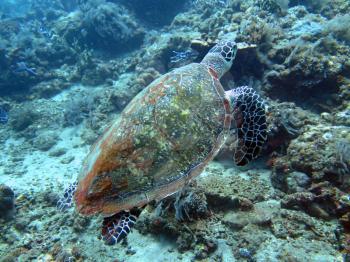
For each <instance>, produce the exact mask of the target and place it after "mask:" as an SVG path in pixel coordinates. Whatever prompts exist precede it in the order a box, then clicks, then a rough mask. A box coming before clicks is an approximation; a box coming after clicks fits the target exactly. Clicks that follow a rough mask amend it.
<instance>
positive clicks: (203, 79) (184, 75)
mask: <svg viewBox="0 0 350 262" xmlns="http://www.w3.org/2000/svg"><path fill="white" fill-rule="evenodd" d="M236 52H237V44H236V43H235V42H234V41H220V42H219V43H217V44H216V45H215V46H214V47H213V48H211V49H210V50H209V52H208V54H207V55H206V56H205V57H204V59H203V61H202V62H200V63H192V64H189V65H186V66H183V67H180V68H177V69H175V70H173V71H171V72H169V73H167V74H165V75H163V76H161V77H159V78H158V79H156V80H155V81H153V82H152V83H151V84H150V85H149V86H148V87H146V88H145V89H144V90H143V91H142V92H140V93H139V94H138V95H137V96H136V97H135V98H134V99H133V100H132V101H131V102H130V103H129V105H128V106H127V107H126V108H125V109H124V111H123V112H122V114H121V116H120V117H119V118H118V119H117V120H116V121H115V122H114V123H112V125H111V126H110V127H109V128H107V129H106V130H105V132H104V133H103V134H102V135H101V137H100V138H99V139H98V141H97V142H96V143H95V144H94V146H93V147H92V149H91V152H90V153H89V155H88V156H87V158H86V160H85V163H84V165H83V169H82V171H81V173H80V175H79V177H78V185H77V188H76V191H75V193H74V200H75V204H76V209H77V210H78V212H80V213H81V214H83V215H91V214H97V213H98V214H102V215H103V216H104V217H105V218H104V222H103V229H102V235H103V239H104V240H105V241H106V243H107V244H114V243H117V242H119V241H121V240H122V239H123V238H125V237H126V235H127V234H128V233H129V232H130V228H131V227H132V226H133V225H134V223H135V221H136V218H137V216H138V215H139V214H140V208H141V207H143V206H145V205H146V204H147V203H149V202H150V201H152V200H161V199H163V198H165V197H167V196H169V195H171V194H173V193H175V192H177V191H179V190H180V189H181V188H183V187H184V186H185V185H186V184H187V183H188V181H189V180H191V179H193V178H194V177H196V176H197V175H199V174H200V173H201V172H202V171H203V169H204V168H205V166H206V165H207V164H208V163H209V162H210V161H211V160H212V159H213V158H214V157H215V155H216V154H217V153H218V151H219V150H220V148H221V146H222V145H223V144H224V142H225V140H226V138H227V137H228V136H229V134H230V133H232V131H231V129H232V127H235V128H236V129H237V132H236V135H237V140H236V148H237V150H236V151H235V154H234V161H235V163H236V164H237V165H238V166H242V165H245V164H247V163H248V162H249V161H251V160H252V159H254V158H256V157H257V155H258V154H259V151H260V149H261V147H262V145H263V143H264V142H265V140H266V128H267V127H266V119H265V110H264V104H263V102H262V100H261V99H260V98H259V96H258V95H257V94H256V93H255V92H254V91H253V90H252V89H251V88H248V87H239V88H237V89H234V90H230V91H226V92H225V91H224V89H223V87H222V85H221V84H220V82H219V79H220V77H221V76H222V75H223V74H224V73H225V72H227V71H228V70H229V69H230V67H231V65H232V61H233V59H234V58H235V55H236ZM71 192H72V191H71Z"/></svg>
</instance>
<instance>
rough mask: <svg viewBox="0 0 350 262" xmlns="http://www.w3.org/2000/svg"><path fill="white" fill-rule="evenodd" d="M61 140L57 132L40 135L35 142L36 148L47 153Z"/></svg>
mask: <svg viewBox="0 0 350 262" xmlns="http://www.w3.org/2000/svg"><path fill="white" fill-rule="evenodd" d="M58 140H59V137H58V135H57V133H56V132H54V131H50V132H45V133H42V134H40V135H39V136H38V137H36V138H35V139H34V141H33V144H34V146H35V147H36V148H37V149H39V150H41V151H47V150H49V149H50V148H51V147H53V146H54V145H56V143H57V141H58Z"/></svg>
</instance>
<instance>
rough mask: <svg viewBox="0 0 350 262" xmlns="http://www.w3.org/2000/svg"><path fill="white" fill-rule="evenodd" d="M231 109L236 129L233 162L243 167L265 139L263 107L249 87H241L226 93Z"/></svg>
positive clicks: (256, 153)
mask: <svg viewBox="0 0 350 262" xmlns="http://www.w3.org/2000/svg"><path fill="white" fill-rule="evenodd" d="M227 95H228V97H229V98H230V99H231V104H232V108H233V112H232V114H233V119H234V121H235V125H236V129H237V141H236V143H237V144H236V145H235V152H234V161H235V163H236V165H238V166H244V165H246V164H248V163H249V162H250V161H251V160H253V159H255V158H256V157H257V156H258V155H259V153H260V151H261V148H262V146H263V144H264V143H265V141H266V139H267V125H266V115H265V105H264V102H263V100H262V99H261V98H260V96H259V95H258V94H257V93H256V92H255V91H254V90H253V89H252V88H250V87H247V86H242V87H238V88H236V89H233V90H230V91H227Z"/></svg>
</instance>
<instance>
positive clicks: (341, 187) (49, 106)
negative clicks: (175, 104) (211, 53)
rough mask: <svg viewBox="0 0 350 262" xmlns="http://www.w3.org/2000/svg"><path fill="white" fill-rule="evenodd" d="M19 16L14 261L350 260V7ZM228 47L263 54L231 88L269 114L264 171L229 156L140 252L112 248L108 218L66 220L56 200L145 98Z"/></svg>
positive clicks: (243, 66) (8, 154) (144, 227)
mask: <svg viewBox="0 0 350 262" xmlns="http://www.w3.org/2000/svg"><path fill="white" fill-rule="evenodd" d="M16 6H20V8H18V9H17V8H16V10H13V2H12V1H4V4H3V3H2V4H1V5H0V67H1V71H0V94H1V96H0V109H1V112H2V114H3V116H4V119H5V116H6V121H0V144H1V146H2V150H1V155H0V184H1V185H0V228H1V234H0V257H1V261H38V260H39V261H99V260H101V261H116V260H117V261H141V260H142V259H146V260H147V261H349V260H350V255H349V254H350V159H349V156H350V135H349V134H350V60H349V57H350V29H349V26H348V25H349V22H350V16H349V13H350V3H349V1H346V0H336V1H315V0H313V1H311V0H304V1H293V0H290V1H285V0H249V1H242V0H220V1H219V0H210V1H201V0H187V1H170V0H146V1H117V0H115V1H103V0H99V1H92V0H76V1H67V0H54V1H46V0H41V1H34V0H33V1H32V0H28V1H21V0H17V5H16ZM159 9H161V10H162V12H161V13H160V14H159V12H158V10H159ZM156 14H159V15H156ZM222 38H232V39H233V38H234V39H236V41H237V42H240V43H245V44H247V45H249V46H250V48H246V49H241V50H239V52H238V54H237V57H236V59H235V61H234V64H233V66H232V68H231V70H230V71H229V72H228V73H227V74H226V75H225V76H224V77H223V78H222V79H221V80H222V81H221V82H222V84H223V86H224V88H225V89H226V90H228V89H230V88H234V87H237V86H240V85H249V86H251V87H253V88H254V89H255V90H256V91H257V92H258V93H259V94H261V95H262V96H263V97H264V98H265V100H266V107H267V112H268V116H267V120H268V124H269V134H268V141H267V143H266V145H265V146H264V148H263V151H262V155H261V157H260V158H259V159H258V160H257V161H255V162H254V163H252V164H251V165H249V166H248V167H246V168H237V167H234V165H233V162H232V154H233V152H232V150H233V149H232V148H233V147H232V145H233V141H232V140H229V141H228V143H227V145H225V146H224V148H223V149H222V150H221V153H220V154H219V155H218V156H217V157H216V158H215V161H213V162H212V163H211V164H210V165H209V166H208V167H207V169H206V170H205V172H204V173H203V174H202V175H201V176H199V177H198V179H196V180H195V181H192V182H191V184H190V185H188V186H187V187H186V188H184V189H183V190H182V191H181V192H179V193H178V194H176V195H173V196H170V197H169V198H167V199H164V200H162V201H161V202H158V203H151V204H150V205H148V206H147V207H146V208H145V210H144V211H143V212H142V213H141V215H140V218H139V220H138V222H137V223H136V225H135V230H133V232H132V233H131V234H130V236H129V237H128V239H127V240H125V241H123V242H122V243H121V244H120V245H118V246H113V247H110V246H105V245H104V244H103V242H102V241H100V240H99V236H100V225H101V218H100V217H92V218H90V217H89V218H86V217H80V216H77V215H76V214H75V213H74V212H73V209H72V208H71V209H68V210H65V211H64V212H63V213H60V212H59V211H58V210H57V207H56V203H57V200H58V199H59V197H60V195H61V194H62V193H63V192H64V189H65V188H66V187H67V186H68V185H69V184H70V183H71V182H72V181H75V179H76V176H77V174H78V173H79V170H80V168H81V165H82V161H83V159H84V157H85V155H86V154H87V152H88V150H89V147H90V145H91V144H93V142H94V141H95V140H96V138H97V137H98V135H99V134H101V133H102V132H103V130H104V128H105V127H106V126H108V125H109V123H110V121H111V120H112V119H116V118H118V117H119V114H120V112H121V111H122V110H123V108H124V107H125V106H126V105H127V104H128V102H129V101H130V100H131V99H132V98H133V97H134V96H135V95H136V94H138V93H139V92H140V91H141V90H142V89H143V88H145V87H146V86H147V85H148V84H150V83H151V82H152V81H153V80H154V79H156V78H157V77H159V76H160V75H162V74H165V73H167V72H169V71H170V70H172V69H173V68H175V67H179V66H181V65H185V64H188V63H191V62H198V61H200V60H201V59H202V58H203V56H204V55H205V54H206V52H207V51H208V50H209V49H210V48H211V47H212V46H213V45H214V44H215V43H216V42H217V41H218V39H222ZM3 112H4V113H3ZM160 250H161V251H162V254H160ZM17 259H19V260H17Z"/></svg>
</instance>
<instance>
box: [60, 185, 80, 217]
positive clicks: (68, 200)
mask: <svg viewBox="0 0 350 262" xmlns="http://www.w3.org/2000/svg"><path fill="white" fill-rule="evenodd" d="M77 185H78V182H76V181H75V182H73V183H71V184H70V185H68V187H67V188H66V189H65V190H64V193H63V195H62V196H61V197H60V198H59V199H58V201H57V204H56V207H57V209H58V210H59V211H61V212H63V211H65V210H67V209H69V208H70V207H72V206H73V204H74V203H73V196H74V193H75V191H76V190H77Z"/></svg>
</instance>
